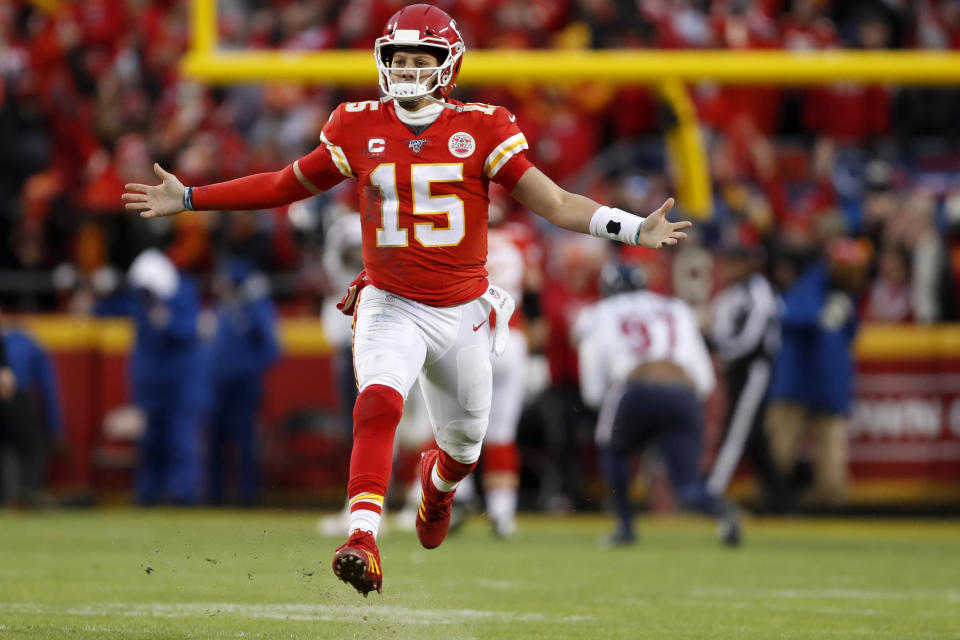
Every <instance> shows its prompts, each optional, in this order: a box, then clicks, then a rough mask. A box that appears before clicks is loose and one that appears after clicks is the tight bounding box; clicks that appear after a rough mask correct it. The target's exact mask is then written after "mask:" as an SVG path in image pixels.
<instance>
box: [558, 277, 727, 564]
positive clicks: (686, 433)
mask: <svg viewBox="0 0 960 640" xmlns="http://www.w3.org/2000/svg"><path fill="white" fill-rule="evenodd" d="M600 279H601V290H602V291H601V292H602V293H603V294H604V295H605V296H607V297H606V298H605V299H604V300H601V301H600V302H599V303H597V304H595V305H593V306H592V307H588V308H586V309H584V310H583V311H582V312H581V314H580V316H579V317H578V318H577V322H576V325H575V327H574V335H575V337H576V338H577V339H578V341H579V355H580V386H581V389H582V391H583V399H584V401H585V402H587V404H590V405H593V406H597V407H599V408H600V417H599V419H598V421H597V436H596V439H597V448H598V451H599V453H600V458H601V463H602V466H603V471H604V474H605V475H606V477H607V481H608V483H609V484H610V488H611V490H612V491H613V502H614V506H615V508H616V511H617V518H618V521H619V522H618V526H617V529H616V530H615V531H614V532H613V534H612V535H611V536H610V539H609V541H610V542H611V543H613V544H625V543H630V542H633V539H634V533H633V510H632V508H631V505H630V496H629V494H628V488H629V486H630V476H629V471H628V469H629V465H628V456H629V455H630V454H632V453H639V452H640V451H642V450H643V448H644V447H645V446H646V445H647V444H648V443H650V442H656V444H657V447H658V449H659V451H660V454H661V456H662V457H663V459H664V462H665V463H666V466H667V474H668V476H669V478H670V485H671V487H672V489H673V493H674V496H675V498H676V499H677V502H678V503H680V505H681V506H683V507H684V508H686V509H691V510H694V511H699V512H702V513H706V514H709V515H712V516H714V517H716V518H717V519H718V521H719V524H720V534H721V539H722V540H723V542H724V543H725V544H728V545H731V546H734V545H737V544H739V542H740V525H739V519H738V516H737V512H736V510H735V509H734V508H733V507H732V506H731V505H729V504H727V503H726V502H725V501H724V500H723V499H722V498H721V497H720V496H718V495H715V494H713V493H711V492H710V491H709V490H708V489H707V486H706V484H705V483H704V481H703V480H702V479H701V477H700V457H701V455H702V453H703V399H704V398H705V397H706V396H707V394H708V393H710V391H711V390H712V389H713V387H714V383H715V379H714V375H713V364H712V363H711V362H710V356H709V355H708V353H707V347H706V344H705V343H704V340H703V337H702V336H701V335H700V330H699V329H698V328H697V320H696V317H695V316H694V314H693V310H692V309H691V308H690V306H689V305H688V304H687V303H685V302H683V301H682V300H680V299H679V298H671V297H667V296H662V295H659V294H656V293H653V292H650V291H643V290H642V289H643V288H644V286H645V284H646V274H645V272H644V271H643V269H642V267H630V266H625V265H620V264H613V263H612V264H608V265H606V266H605V267H604V269H603V271H602V273H601V276H600Z"/></svg>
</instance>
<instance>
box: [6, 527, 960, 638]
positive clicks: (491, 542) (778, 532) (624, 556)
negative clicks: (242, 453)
mask: <svg viewBox="0 0 960 640" xmlns="http://www.w3.org/2000/svg"><path fill="white" fill-rule="evenodd" d="M316 521H317V517H316V515H315V514H308V513H306V512H278V511H266V510H264V511H243V512H240V511H202V510H183V511H173V510H169V511H168V510H149V511H144V510H103V511H76V512H47V513H29V514H24V513H9V512H8V513H0V638H17V639H21V638H28V639H29V638H70V639H71V640H74V639H76V640H80V639H87V638H104V637H107V638H110V637H114V638H278V639H279V638H416V639H417V640H430V639H434V638H437V639H440V638H443V639H466V638H493V639H499V638H511V639H512V638H525V639H529V638H551V639H554V638H630V639H634V638H657V639H672V638H684V639H686V638H710V639H711V640H716V639H726V638H737V639H751V638H756V639H764V640H769V639H773V638H784V639H793V638H864V639H869V640H881V639H886V638H889V639H897V640H902V639H905V638H960V522H944V521H924V522H909V521H874V520H852V521H839V520H823V521H821V520H754V521H748V522H747V523H746V527H745V532H746V541H745V545H744V547H743V548H741V549H739V550H729V549H725V548H723V547H721V546H720V545H719V544H718V542H717V540H716V538H715V536H714V532H713V526H712V524H710V523H709V522H707V521H704V520H698V519H683V518H644V519H642V520H641V524H640V531H641V541H640V542H639V544H637V545H636V546H633V547H630V548H617V549H602V548H600V547H599V546H598V539H599V538H600V536H601V535H602V534H603V533H604V532H605V531H606V530H607V528H608V527H609V526H610V524H611V523H610V521H609V520H608V519H607V518H602V517H589V516H580V517H571V518H549V517H540V516H531V517H525V518H522V519H521V521H520V533H519V535H518V536H517V538H516V539H515V540H513V541H511V542H502V541H499V540H496V539H494V538H493V537H492V536H491V535H490V534H489V532H488V530H487V528H486V526H485V523H484V522H483V521H482V520H481V519H474V520H472V521H471V522H470V523H468V525H467V526H466V527H465V529H464V530H463V531H462V532H460V533H459V534H458V535H457V536H455V537H451V538H450V539H448V540H447V541H446V542H445V543H444V545H443V546H442V547H440V548H439V549H437V550H434V551H426V550H423V549H421V548H420V547H419V545H418V544H417V541H416V538H415V536H414V535H413V534H407V533H400V532H390V531H387V533H386V534H385V535H384V536H383V539H382V541H381V552H382V560H383V567H384V572H385V574H384V575H385V580H384V589H385V591H384V593H383V594H382V595H377V594H371V596H370V597H369V598H366V599H364V598H362V597H361V596H359V595H358V594H357V593H356V592H354V591H353V590H352V589H351V588H350V587H348V586H347V585H345V584H343V583H341V582H339V581H338V580H336V578H335V577H334V576H333V574H332V572H331V570H330V564H329V563H330V558H331V555H332V551H333V549H334V548H335V547H336V546H337V545H339V544H340V542H341V540H339V539H331V538H323V537H320V536H319V535H318V534H317V533H316V526H315V525H316Z"/></svg>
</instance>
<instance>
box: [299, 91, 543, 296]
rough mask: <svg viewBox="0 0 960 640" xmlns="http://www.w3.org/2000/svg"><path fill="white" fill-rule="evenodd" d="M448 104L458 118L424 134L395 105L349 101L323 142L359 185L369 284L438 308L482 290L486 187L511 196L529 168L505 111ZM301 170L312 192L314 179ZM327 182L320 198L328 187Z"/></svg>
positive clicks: (440, 121) (450, 116)
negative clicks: (494, 184)
mask: <svg viewBox="0 0 960 640" xmlns="http://www.w3.org/2000/svg"><path fill="white" fill-rule="evenodd" d="M450 103H451V104H453V105H456V106H458V107H461V110H460V111H455V110H453V109H446V108H445V109H443V111H442V112H441V113H440V116H439V117H438V118H437V120H435V121H434V122H433V123H432V124H431V125H429V126H428V127H427V128H426V129H425V130H424V131H422V132H421V133H420V134H415V133H414V132H413V131H412V130H411V129H410V128H409V127H407V126H406V125H405V124H404V123H403V122H401V121H400V119H399V118H398V117H397V114H396V111H395V110H394V104H393V102H392V101H390V102H382V101H379V100H372V101H367V102H351V103H345V104H341V105H340V106H339V107H337V109H336V110H335V111H334V112H333V114H332V115H331V116H330V120H329V121H328V122H327V124H326V125H325V126H324V128H323V133H322V135H321V141H322V145H321V146H322V147H326V149H327V150H328V151H329V154H330V157H331V158H332V160H333V164H334V165H335V166H336V169H337V170H338V171H339V172H340V174H341V175H342V176H343V177H355V178H356V179H357V192H358V194H359V196H360V208H361V211H360V214H361V220H362V227H363V263H364V267H365V269H366V273H367V278H368V280H369V281H370V282H371V283H373V284H374V285H375V286H377V287H379V288H381V289H384V290H386V291H390V292H393V293H396V294H398V295H401V296H404V297H406V298H410V299H412V300H417V301H418V302H423V303H425V304H429V305H433V306H449V305H454V304H461V303H463V302H467V301H469V300H473V299H474V298H477V297H479V296H480V295H481V294H482V293H483V292H484V290H485V289H486V287H487V271H486V268H485V263H486V259H487V205H488V203H489V198H488V196H487V188H488V186H489V182H490V181H491V180H494V181H496V182H498V183H500V184H502V185H504V186H505V187H506V188H507V190H510V189H512V188H513V187H514V186H515V185H516V183H517V181H518V180H519V179H520V176H521V175H522V174H523V172H524V171H526V170H527V169H528V168H529V167H530V166H531V164H530V162H529V161H528V160H527V159H526V156H525V154H524V153H523V152H524V150H525V149H527V148H528V146H527V141H526V139H525V138H524V136H523V133H521V132H520V129H519V128H518V127H517V125H516V123H515V120H516V118H515V117H514V116H513V115H512V114H511V113H509V112H508V111H507V110H506V109H504V108H503V107H496V106H491V105H486V104H463V103H460V102H456V101H450ZM328 166H329V165H328ZM295 169H297V170H298V178H299V179H301V182H302V183H303V182H304V181H306V182H307V183H308V184H309V183H310V180H311V178H312V177H313V176H311V175H310V173H312V172H308V171H300V170H299V168H298V167H295ZM323 174H324V175H322V176H317V177H318V178H322V180H321V181H322V183H323V184H322V186H317V190H319V189H326V188H329V186H330V179H329V177H328V174H329V171H324V172H323Z"/></svg>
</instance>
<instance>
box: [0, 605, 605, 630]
mask: <svg viewBox="0 0 960 640" xmlns="http://www.w3.org/2000/svg"><path fill="white" fill-rule="evenodd" d="M3 612H7V613H20V614H37V615H64V614H66V615H73V616H116V615H120V616H131V617H134V616H142V617H155V618H199V617H212V616H217V615H229V616H233V617H239V618H266V619H272V620H307V621H309V620H324V621H344V622H352V621H355V620H357V619H358V618H364V619H366V620H368V621H372V622H401V623H406V624H427V625H429V624H444V625H448V624H459V623H462V622H466V621H475V620H496V621H497V622H582V621H585V620H590V619H592V616H560V617H558V616H553V615H548V614H545V613H509V612H506V611H485V610H482V609H410V608H407V607H398V606H393V605H369V606H359V605H324V604H294V603H277V604H252V603H241V602H205V603H197V602H164V603H161V602H156V603H140V604H127V603H119V602H102V603H95V604H84V605H75V606H70V605H63V606H56V605H50V604H35V603H0V613H3Z"/></svg>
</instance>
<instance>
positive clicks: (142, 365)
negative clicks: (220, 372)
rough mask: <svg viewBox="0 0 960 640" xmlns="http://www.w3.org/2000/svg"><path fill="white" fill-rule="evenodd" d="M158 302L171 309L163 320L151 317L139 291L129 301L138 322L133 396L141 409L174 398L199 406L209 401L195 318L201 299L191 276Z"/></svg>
mask: <svg viewBox="0 0 960 640" xmlns="http://www.w3.org/2000/svg"><path fill="white" fill-rule="evenodd" d="M162 304H164V305H166V307H167V309H168V311H169V314H168V319H167V322H166V323H165V324H164V325H163V326H155V325H154V324H153V322H151V320H150V304H149V303H148V302H147V300H146V299H145V298H143V297H141V296H137V297H136V299H135V300H134V301H133V304H132V305H131V307H132V315H133V320H134V323H135V324H136V328H137V336H136V339H135V341H134V347H133V353H132V354H131V359H130V373H131V377H132V381H133V384H132V388H133V398H134V401H135V402H136V403H137V404H139V405H140V406H141V407H143V408H144V409H147V410H150V409H162V408H165V407H169V406H171V405H172V404H174V403H178V405H179V406H183V405H182V404H179V403H188V404H189V405H193V406H196V407H197V408H202V407H204V406H206V405H207V403H208V402H209V390H208V388H207V386H206V385H207V376H206V372H205V370H204V365H205V362H204V359H203V357H202V352H201V347H200V341H199V338H198V337H197V318H198V315H199V311H200V302H199V297H198V294H197V290H196V287H195V285H194V284H193V281H192V280H191V279H190V278H188V277H186V276H182V275H181V277H180V282H179V285H178V287H177V291H176V292H175V293H174V295H173V296H172V297H171V298H170V299H169V300H166V301H164V302H163V303H162Z"/></svg>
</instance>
